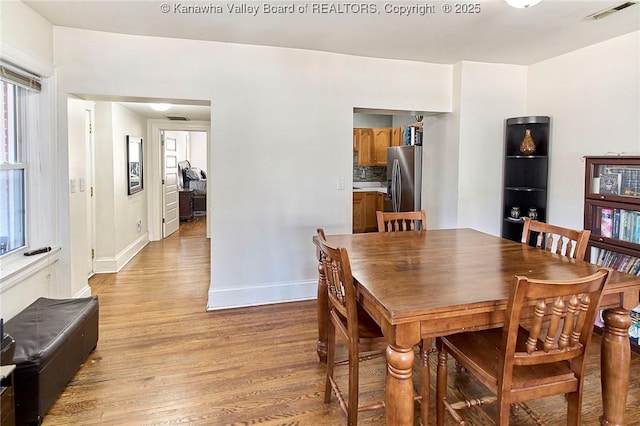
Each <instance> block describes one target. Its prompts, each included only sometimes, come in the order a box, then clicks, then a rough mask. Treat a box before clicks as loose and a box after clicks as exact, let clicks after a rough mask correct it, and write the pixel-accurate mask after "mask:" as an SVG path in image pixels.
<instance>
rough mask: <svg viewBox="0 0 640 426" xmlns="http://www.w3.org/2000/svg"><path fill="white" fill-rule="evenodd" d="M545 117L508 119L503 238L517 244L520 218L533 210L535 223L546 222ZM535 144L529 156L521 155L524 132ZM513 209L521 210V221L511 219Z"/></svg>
mask: <svg viewBox="0 0 640 426" xmlns="http://www.w3.org/2000/svg"><path fill="white" fill-rule="evenodd" d="M550 123H551V118H550V117H547V116H530V117H515V118H508V119H507V120H506V122H505V136H504V140H505V143H504V153H505V156H504V176H503V177H504V180H503V194H502V237H503V238H508V239H510V240H513V241H520V239H521V237H522V226H523V220H522V217H524V216H526V215H527V212H528V210H529V208H535V209H536V210H537V213H538V217H537V220H539V221H542V222H546V220H547V182H548V175H549V125H550ZM527 130H529V131H530V132H531V137H532V138H533V141H534V143H535V145H536V150H535V152H534V153H533V154H532V155H522V154H521V153H520V144H521V143H522V139H524V137H525V134H526V131H527ZM512 207H520V212H521V218H520V219H514V218H512V217H511V209H512Z"/></svg>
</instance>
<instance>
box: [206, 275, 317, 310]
mask: <svg viewBox="0 0 640 426" xmlns="http://www.w3.org/2000/svg"><path fill="white" fill-rule="evenodd" d="M317 296H318V281H317V280H309V281H300V282H292V283H279V284H273V285H264V286H252V287H243V288H224V289H219V290H216V289H214V288H212V286H209V300H208V301H207V310H208V311H215V310H220V309H230V308H243V307H247V306H257V305H270V304H273V303H284V302H296V301H299V300H312V299H315V298H316V297H317Z"/></svg>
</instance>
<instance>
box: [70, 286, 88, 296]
mask: <svg viewBox="0 0 640 426" xmlns="http://www.w3.org/2000/svg"><path fill="white" fill-rule="evenodd" d="M90 296H91V287H89V286H88V285H86V286H84V288H83V289H82V290H80V291H79V292H77V293H76V294H75V295H74V296H73V298H74V299H78V298H81V297H90Z"/></svg>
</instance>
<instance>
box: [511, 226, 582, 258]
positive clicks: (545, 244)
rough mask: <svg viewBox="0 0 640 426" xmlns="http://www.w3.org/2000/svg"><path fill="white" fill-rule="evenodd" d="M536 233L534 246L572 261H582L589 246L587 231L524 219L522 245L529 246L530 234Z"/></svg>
mask: <svg viewBox="0 0 640 426" xmlns="http://www.w3.org/2000/svg"><path fill="white" fill-rule="evenodd" d="M532 232H534V233H537V237H536V242H535V246H536V247H538V248H540V249H544V250H547V251H550V252H553V253H556V254H560V255H563V256H567V257H570V258H572V259H580V260H584V255H585V253H586V252H587V245H588V244H589V236H590V235H591V231H589V230H579V231H578V230H575V229H569V228H563V227H562V226H557V225H550V224H548V223H544V222H539V221H537V220H532V219H529V218H528V217H525V218H524V227H523V228H522V240H521V241H522V243H524V244H529V242H530V241H531V233H532Z"/></svg>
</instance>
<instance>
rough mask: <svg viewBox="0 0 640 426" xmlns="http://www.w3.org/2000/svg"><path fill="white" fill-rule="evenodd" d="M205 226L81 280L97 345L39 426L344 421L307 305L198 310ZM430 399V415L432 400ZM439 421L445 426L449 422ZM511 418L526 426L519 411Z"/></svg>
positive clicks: (372, 370)
mask: <svg viewBox="0 0 640 426" xmlns="http://www.w3.org/2000/svg"><path fill="white" fill-rule="evenodd" d="M205 223H206V218H202V217H201V218H196V219H195V220H193V221H191V222H188V223H184V224H181V226H180V230H179V231H178V233H177V234H176V235H172V236H171V237H169V238H167V239H165V240H164V241H160V242H152V243H150V244H149V245H148V246H147V247H145V249H144V250H143V251H142V252H141V253H139V254H138V255H137V256H136V258H135V259H133V260H132V261H131V262H130V263H129V264H128V265H127V266H126V267H125V268H124V269H123V270H122V271H121V272H119V273H118V274H104V275H96V276H94V277H92V278H91V280H90V285H91V288H92V292H93V294H97V295H98V297H99V301H100V325H99V327H100V328H99V333H100V336H99V341H98V347H97V348H96V350H95V351H94V352H93V353H92V354H91V355H90V356H89V358H88V359H87V361H86V362H85V363H84V365H83V366H82V368H81V369H80V370H79V371H78V373H77V374H76V376H75V377H74V378H73V380H72V381H71V382H70V383H69V384H68V385H67V387H66V389H65V390H64V392H63V393H62V395H61V396H60V398H59V399H58V401H57V402H56V403H55V405H54V406H53V407H52V408H51V410H50V411H49V413H48V414H47V415H46V416H45V418H44V422H43V425H44V426H58V425H65V426H66V425H167V424H188V425H195V426H199V425H268V426H271V425H273V426H281V425H312V426H315V425H341V424H345V422H346V418H345V416H344V415H343V413H342V411H341V409H340V407H339V405H338V403H337V401H336V399H335V397H332V401H331V403H330V404H325V403H324V380H325V378H324V374H325V368H324V366H323V365H322V364H320V363H319V362H318V358H317V355H316V339H317V329H316V306H315V302H314V301H306V302H294V303H284V304H277V305H268V306H256V307H249V308H242V309H229V310H223V311H215V312H207V311H206V309H205V304H206V300H207V292H208V286H209V277H210V262H209V241H208V240H207V239H206V238H205V228H204V227H205ZM599 344H600V338H599V336H595V337H594V342H593V345H592V348H590V355H589V366H588V371H587V376H586V378H585V383H586V390H585V396H584V403H583V412H584V418H583V420H584V422H583V423H584V424H585V425H597V424H598V416H599V415H600V414H601V409H602V402H601V400H600V372H599V364H598V363H599V346H598V345H599ZM339 353H340V354H342V355H344V352H339ZM432 359H433V362H435V357H434V358H432ZM433 367H434V364H432V375H433V373H435V369H434V368H433ZM450 369H451V370H452V371H451V374H452V376H451V377H452V379H450V381H449V382H450V384H451V389H450V392H451V395H452V397H453V396H454V397H459V394H460V392H461V391H459V390H457V389H456V388H455V386H460V387H461V390H462V392H464V393H469V394H472V395H475V396H480V395H484V394H485V393H484V392H483V391H482V389H481V386H480V385H479V384H478V383H477V382H475V381H474V380H473V379H472V378H471V377H469V376H467V375H465V374H464V373H462V374H460V375H456V374H455V373H453V369H454V366H453V365H452V364H450ZM631 371H632V373H631V374H632V381H631V386H630V391H629V396H628V403H627V410H626V413H625V414H626V420H627V424H628V425H634V424H640V408H639V406H640V360H639V357H638V356H637V355H636V354H633V355H632V370H631ZM346 374H347V372H346V368H342V369H338V370H337V376H336V377H337V380H341V381H342V382H341V383H344V385H343V386H346V380H347V376H346ZM384 378H385V366H384V359H378V360H375V361H370V362H367V363H365V364H364V365H363V367H362V369H361V391H360V395H361V401H362V402H366V401H374V400H379V399H381V398H383V395H384ZM433 383H435V377H432V384H433ZM433 395H435V391H432V396H433ZM430 405H431V408H432V411H431V412H432V413H433V412H434V411H433V401H431V403H430ZM528 406H529V409H530V410H531V411H532V412H533V413H535V414H536V415H538V416H539V417H541V418H542V419H543V421H544V423H545V424H547V425H561V424H564V410H565V408H564V407H565V403H564V400H563V398H561V397H559V398H547V399H545V400H540V401H532V402H530V403H529V404H528ZM485 410H487V411H486V412H479V411H475V410H469V412H468V413H465V415H466V417H467V418H468V419H469V420H470V421H471V422H472V424H475V425H484V424H487V425H491V424H493V421H492V420H491V419H490V417H489V416H491V415H493V411H491V408H490V407H487V408H485ZM432 417H433V416H432ZM359 419H360V421H359V424H361V425H383V424H384V410H378V411H374V412H368V413H361V415H360V416H359ZM433 421H435V418H433ZM417 424H419V422H418V420H417V419H416V425H417ZM447 424H448V425H449V424H454V423H453V422H452V421H451V419H448V421H447ZM512 424H517V425H524V426H528V425H534V424H535V422H533V420H532V419H531V417H530V416H529V415H528V414H527V413H526V412H524V410H520V412H518V413H517V414H516V415H514V416H513V422H512Z"/></svg>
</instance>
